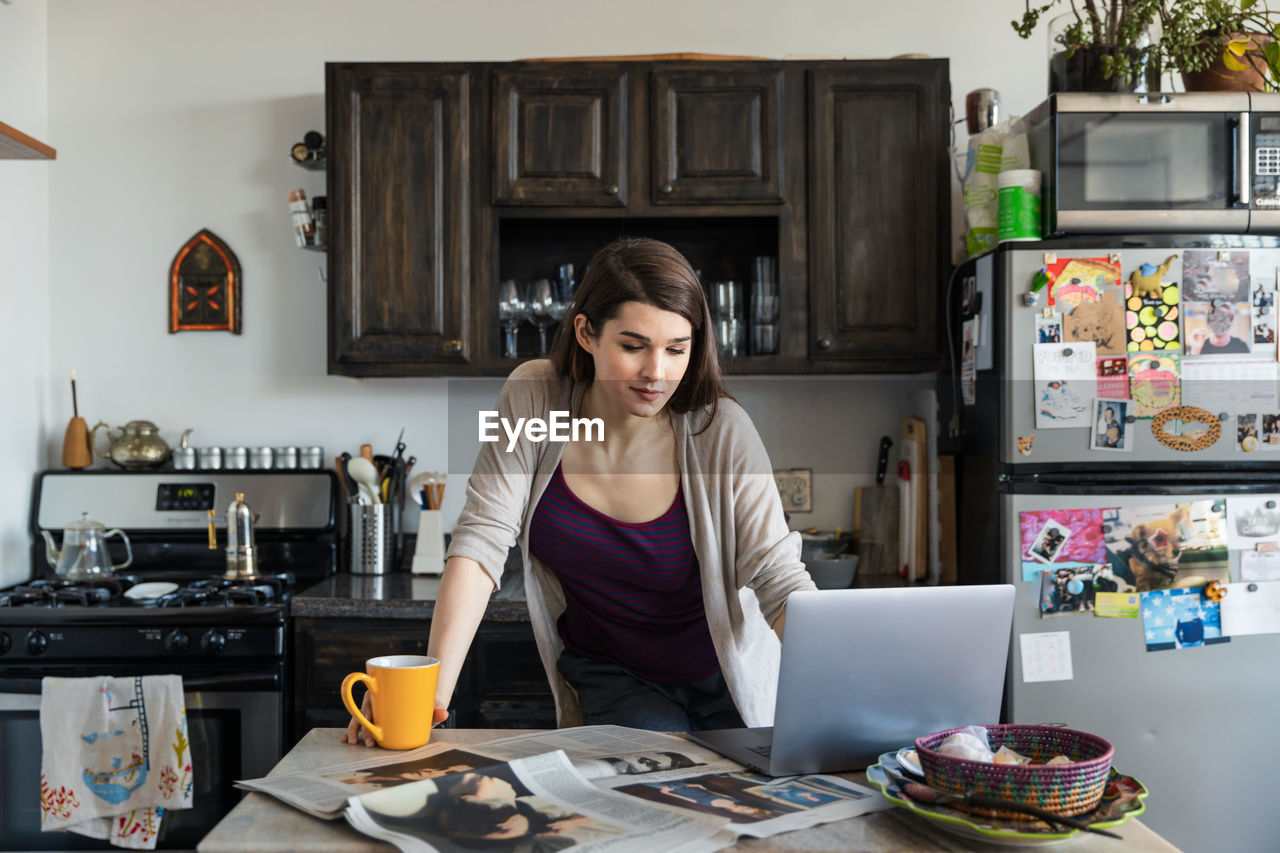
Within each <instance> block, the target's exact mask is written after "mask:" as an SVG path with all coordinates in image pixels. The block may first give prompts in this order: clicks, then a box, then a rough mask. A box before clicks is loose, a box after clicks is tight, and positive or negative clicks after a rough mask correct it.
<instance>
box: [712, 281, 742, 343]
mask: <svg viewBox="0 0 1280 853" xmlns="http://www.w3.org/2000/svg"><path fill="white" fill-rule="evenodd" d="M711 312H712V314H713V315H714V320H715V332H716V343H718V344H719V345H720V353H721V355H724V356H726V357H733V356H737V355H740V354H743V353H745V352H746V326H745V324H744V322H743V321H744V318H743V316H742V314H743V312H742V288H741V286H740V285H739V283H738V282H736V281H713V282H711Z"/></svg>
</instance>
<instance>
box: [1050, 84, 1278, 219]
mask: <svg viewBox="0 0 1280 853" xmlns="http://www.w3.org/2000/svg"><path fill="white" fill-rule="evenodd" d="M1025 122H1026V127H1027V135H1028V145H1029V148H1030V153H1031V166H1032V168H1034V169H1039V170H1040V172H1041V173H1042V175H1043V177H1042V181H1043V184H1042V187H1043V190H1042V191H1043V196H1042V210H1043V214H1044V233H1045V236H1053V235H1060V234H1085V233H1090V234H1092V233H1118V232H1126V233H1145V232H1151V231H1158V232H1183V233H1195V232H1200V233H1206V232H1207V233H1280V94H1260V93H1250V92H1191V93H1186V94H1179V93H1170V94H1161V93H1151V94H1120V93H1105V94H1104V93H1083V92H1061V93H1056V94H1054V95H1051V96H1050V97H1049V99H1048V100H1047V101H1045V102H1044V103H1042V104H1040V105H1039V106H1038V107H1036V108H1035V109H1034V110H1033V111H1032V112H1031V113H1029V114H1028V115H1027V116H1026V118H1025Z"/></svg>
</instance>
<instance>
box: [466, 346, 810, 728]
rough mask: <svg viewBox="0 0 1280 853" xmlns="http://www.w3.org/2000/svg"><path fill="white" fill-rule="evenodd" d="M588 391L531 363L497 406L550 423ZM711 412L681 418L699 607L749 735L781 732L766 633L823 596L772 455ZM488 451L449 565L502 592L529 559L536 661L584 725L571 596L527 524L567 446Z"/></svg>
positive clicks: (728, 408)
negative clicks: (792, 608)
mask: <svg viewBox="0 0 1280 853" xmlns="http://www.w3.org/2000/svg"><path fill="white" fill-rule="evenodd" d="M585 390H586V384H585V383H576V384H575V383H574V382H572V381H571V380H569V379H566V378H564V377H561V376H558V375H557V374H556V373H555V369H554V367H553V366H552V364H551V362H550V361H548V360H545V359H540V360H536V361H530V362H526V363H524V364H522V365H520V366H519V367H517V368H516V369H515V370H514V371H512V373H511V375H510V376H509V377H508V379H507V381H506V383H505V384H504V385H503V387H502V393H501V394H500V395H499V397H498V404H497V407H496V408H497V411H498V412H499V413H500V417H503V418H506V419H508V420H509V422H510V423H512V424H514V423H515V419H516V418H522V417H523V418H528V417H541V418H547V417H548V413H549V412H550V411H552V410H557V411H569V412H572V413H573V415H574V416H575V417H576V416H577V414H578V412H579V411H580V406H581V402H582V395H583V392H584V391H585ZM705 419H706V412H690V413H688V414H686V415H674V414H673V415H672V416H671V422H672V425H673V426H674V428H675V437H676V453H677V457H678V460H679V467H680V482H681V485H682V487H683V489H684V500H685V508H686V510H687V511H688V514H689V533H690V535H691V537H692V539H693V548H694V552H695V553H696V554H697V557H698V565H699V566H700V567H701V573H702V599H703V604H704V606H705V607H706V612H707V623H708V626H709V627H710V629H711V638H712V641H713V642H714V643H715V648H716V656H717V657H718V658H719V661H720V668H721V670H722V671H723V672H724V677H725V681H726V682H727V684H728V686H729V692H730V693H731V694H732V696H733V700H734V703H735V704H736V705H737V707H738V711H739V713H740V714H741V715H742V718H743V720H744V721H745V722H746V724H747V725H748V726H768V725H772V724H773V707H774V696H775V693H776V690H777V684H778V659H779V655H780V650H781V644H780V643H779V641H778V638H777V635H776V634H774V632H773V630H772V629H771V628H770V627H769V626H770V625H771V624H772V623H773V622H774V620H776V619H777V618H778V615H779V613H780V612H781V611H782V607H783V605H784V604H786V601H787V596H788V595H790V594H791V593H792V592H793V591H795V590H797V589H814V584H813V581H812V580H810V578H809V574H808V573H807V572H806V571H805V569H804V565H803V564H802V563H801V562H800V534H799V533H794V532H791V531H790V530H788V528H787V523H786V519H785V518H784V516H783V514H782V502H781V500H779V498H778V490H777V486H776V485H775V483H774V480H773V472H772V468H771V466H770V463H769V457H768V454H767V453H766V452H765V449H764V444H763V443H762V442H761V441H760V436H759V434H758V433H757V432H756V430H755V427H754V426H753V425H752V423H751V419H750V418H749V417H748V416H747V413H746V412H745V411H743V409H742V407H741V406H739V405H738V404H737V403H735V402H734V401H733V400H729V399H722V400H720V402H719V406H718V410H717V412H716V415H715V417H714V418H713V419H712V421H711V425H710V426H709V427H708V428H707V429H706V430H704V431H703V432H701V433H699V434H696V435H695V434H694V433H696V432H697V430H698V428H699V427H700V426H701V425H702V424H703V423H705ZM498 433H499V435H500V436H501V438H500V440H499V441H498V442H492V443H483V444H481V450H480V455H479V458H478V459H477V460H476V465H475V469H474V470H473V471H472V472H471V477H470V479H469V480H468V481H467V500H466V505H465V506H464V507H463V510H462V514H461V515H460V516H459V517H458V522H457V525H456V526H455V527H454V528H453V540H452V542H451V543H450V546H449V554H448V556H450V557H453V556H461V557H470V558H471V559H473V560H475V561H476V562H478V563H479V564H480V565H481V566H483V567H484V569H485V571H486V572H488V573H489V576H490V577H492V578H493V582H494V584H495V586H496V585H498V584H499V583H500V578H501V575H502V567H503V564H504V563H505V561H506V558H507V551H508V550H509V549H510V547H511V546H512V545H513V544H515V543H516V542H517V541H518V542H519V544H520V548H521V550H522V551H523V553H524V555H525V556H524V576H525V589H526V595H527V597H528V602H529V616H530V620H531V622H532V624H533V634H534V637H535V638H536V639H537V643H538V653H539V656H540V657H541V658H542V665H543V666H544V667H545V668H546V671H547V678H548V679H549V681H550V682H551V688H552V692H553V694H554V695H555V700H556V711H557V715H558V719H559V723H560V725H561V726H572V725H581V724H582V722H583V720H582V711H581V709H580V707H579V706H578V701H577V696H576V694H575V693H574V691H573V690H572V688H570V687H569V685H568V683H567V682H566V681H565V680H564V678H563V677H562V676H561V675H560V673H559V671H558V670H557V669H556V660H557V659H558V658H559V656H560V652H561V650H562V649H563V648H564V644H563V642H562V641H561V640H560V635H559V632H558V631H557V630H556V622H557V620H558V619H559V618H560V614H561V613H563V612H564V607H565V603H564V594H563V592H562V591H561V589H560V583H559V581H558V580H557V579H556V577H555V575H554V574H553V573H552V572H551V571H550V570H549V569H548V568H547V567H546V566H544V565H542V563H541V562H539V561H538V560H537V559H536V558H533V557H531V555H530V554H529V523H530V520H531V519H532V518H533V513H534V510H535V509H536V508H537V506H538V501H539V500H540V499H541V497H542V493H543V492H544V491H545V490H546V488H547V484H548V483H549V482H550V480H551V477H552V475H553V474H554V473H555V470H556V466H557V465H559V464H560V457H561V455H562V454H563V453H564V448H565V445H564V444H563V443H560V442H550V441H542V442H536V443H535V442H531V441H527V440H523V439H522V440H521V441H520V442H519V443H518V444H517V445H516V446H515V448H514V449H513V450H512V451H511V452H510V453H508V452H507V451H506V446H507V439H506V437H505V435H504V434H503V433H502V430H498Z"/></svg>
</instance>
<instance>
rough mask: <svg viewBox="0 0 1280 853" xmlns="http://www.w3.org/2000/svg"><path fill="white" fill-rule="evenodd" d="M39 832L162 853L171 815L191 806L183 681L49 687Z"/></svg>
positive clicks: (92, 681)
mask: <svg viewBox="0 0 1280 853" xmlns="http://www.w3.org/2000/svg"><path fill="white" fill-rule="evenodd" d="M40 739H41V742H42V747H43V753H42V755H41V761H40V828H41V830H42V831H44V832H55V831H63V830H69V831H71V832H76V833H79V834H80V835H87V836H89V837H90V838H103V839H107V840H108V841H110V842H111V844H113V845H115V846H116V847H128V848H131V849H134V850H154V849H155V846H156V836H157V835H158V834H159V832H160V819H161V817H162V816H163V815H164V812H165V811H166V810H168V809H189V808H191V788H192V784H191V783H192V775H191V774H192V770H191V753H190V750H189V749H188V744H187V711H186V705H185V704H184V702H183V698H182V677H181V676H178V675H145V676H137V677H132V678H113V677H110V676H99V677H95V678H45V679H44V680H43V681H42V682H41V696H40Z"/></svg>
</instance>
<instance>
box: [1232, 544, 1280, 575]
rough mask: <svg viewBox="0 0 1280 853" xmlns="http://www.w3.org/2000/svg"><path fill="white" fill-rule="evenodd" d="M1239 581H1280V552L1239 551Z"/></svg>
mask: <svg viewBox="0 0 1280 853" xmlns="http://www.w3.org/2000/svg"><path fill="white" fill-rule="evenodd" d="M1240 580H1242V581H1254V582H1265V583H1270V582H1271V581H1280V551H1241V552H1240Z"/></svg>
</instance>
